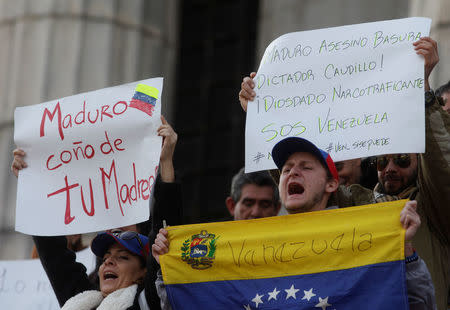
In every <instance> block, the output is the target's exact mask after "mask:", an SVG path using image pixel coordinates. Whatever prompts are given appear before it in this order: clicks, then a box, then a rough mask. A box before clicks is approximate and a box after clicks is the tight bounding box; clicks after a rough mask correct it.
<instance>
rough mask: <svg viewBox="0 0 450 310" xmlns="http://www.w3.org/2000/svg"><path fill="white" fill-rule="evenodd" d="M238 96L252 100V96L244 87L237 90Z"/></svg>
mask: <svg viewBox="0 0 450 310" xmlns="http://www.w3.org/2000/svg"><path fill="white" fill-rule="evenodd" d="M240 98H244V99H245V100H253V98H254V96H253V95H252V94H251V93H250V92H248V91H246V90H245V89H241V91H240V92H239V99H240Z"/></svg>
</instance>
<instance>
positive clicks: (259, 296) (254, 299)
mask: <svg viewBox="0 0 450 310" xmlns="http://www.w3.org/2000/svg"><path fill="white" fill-rule="evenodd" d="M263 296H264V295H259V294H258V293H256V296H255V298H253V299H252V301H253V302H254V303H255V307H256V308H258V305H259V304H262V303H263V301H262V300H261V297H263Z"/></svg>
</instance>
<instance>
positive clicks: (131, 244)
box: [91, 231, 150, 257]
mask: <svg viewBox="0 0 450 310" xmlns="http://www.w3.org/2000/svg"><path fill="white" fill-rule="evenodd" d="M114 243H119V244H120V245H122V246H123V247H125V248H126V249H127V250H128V251H130V252H131V253H133V254H136V255H139V256H142V257H147V256H148V254H149V253H150V247H149V244H148V243H149V242H148V238H147V237H146V236H144V235H141V234H138V233H137V232H135V231H114V232H101V233H99V234H97V236H96V237H95V238H94V240H92V244H91V249H92V252H94V254H95V255H96V256H98V257H103V256H104V255H105V253H106V251H107V250H108V249H109V247H110V246H111V245H112V244H114Z"/></svg>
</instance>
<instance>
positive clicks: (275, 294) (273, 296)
mask: <svg viewBox="0 0 450 310" xmlns="http://www.w3.org/2000/svg"><path fill="white" fill-rule="evenodd" d="M279 292H280V291H277V288H274V289H273V291H272V292H270V293H269V299H268V300H271V299H275V300H277V295H278V293H279Z"/></svg>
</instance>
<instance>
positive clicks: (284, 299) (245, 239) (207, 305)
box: [161, 200, 408, 310]
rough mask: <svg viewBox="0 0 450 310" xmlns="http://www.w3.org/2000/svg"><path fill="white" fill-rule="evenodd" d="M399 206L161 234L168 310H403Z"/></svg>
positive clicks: (191, 227)
mask: <svg viewBox="0 0 450 310" xmlns="http://www.w3.org/2000/svg"><path fill="white" fill-rule="evenodd" d="M405 202H406V201H405V200H401V201H396V202H388V203H379V204H376V205H368V206H362V207H352V208H345V209H337V210H326V211H318V212H309V213H303V214H298V215H286V216H278V217H271V218H264V219H257V220H247V221H234V222H221V223H209V224H195V225H185V226H174V227H168V231H169V239H170V251H169V253H168V254H166V255H164V256H162V257H161V268H162V273H163V278H164V282H165V284H166V285H167V286H166V288H167V291H168V295H169V299H170V301H171V304H172V306H173V308H174V309H317V308H319V309H322V310H324V309H329V310H332V309H337V310H340V309H345V310H348V309H365V310H370V309H396V310H398V309H408V300H407V291H406V283H405V261H404V230H403V229H402V227H401V224H400V212H401V209H402V207H403V206H404V204H405Z"/></svg>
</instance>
